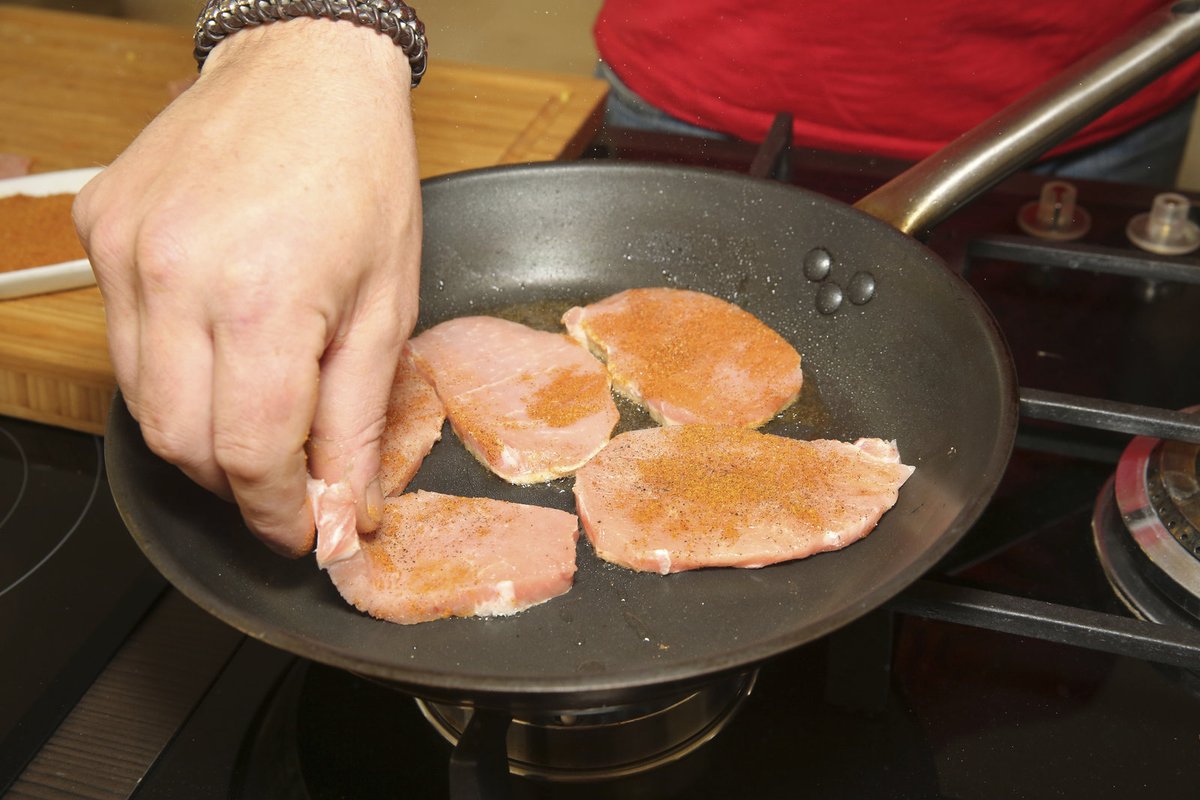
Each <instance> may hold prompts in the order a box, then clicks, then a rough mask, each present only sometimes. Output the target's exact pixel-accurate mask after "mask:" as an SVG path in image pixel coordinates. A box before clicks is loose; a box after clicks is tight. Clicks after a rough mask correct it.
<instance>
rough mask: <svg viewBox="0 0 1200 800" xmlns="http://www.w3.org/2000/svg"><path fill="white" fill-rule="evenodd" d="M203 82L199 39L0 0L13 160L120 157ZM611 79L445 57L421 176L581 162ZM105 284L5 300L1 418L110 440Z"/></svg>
mask: <svg viewBox="0 0 1200 800" xmlns="http://www.w3.org/2000/svg"><path fill="white" fill-rule="evenodd" d="M194 74H195V64H194V62H193V61H192V58H191V33H190V31H187V30H180V29H178V28H173V27H166V26H161V25H154V24H149V23H141V22H131V21H128V20H115V19H110V18H104V17H95V16H90V15H84V14H70V13H62V12H50V11H43V10H38V9H30V8H18V7H14V6H4V5H0V152H7V153H17V154H22V155H26V156H30V157H32V158H33V171H35V172H49V171H53V170H60V169H72V168H75V167H89V166H99V165H104V164H107V163H109V162H110V161H111V160H112V159H113V158H115V157H116V156H117V155H118V154H119V153H120V152H121V150H123V149H124V148H125V147H126V145H128V144H129V142H130V141H132V140H133V138H134V137H135V136H136V135H137V133H138V131H140V130H141V129H142V128H143V127H144V126H145V125H146V123H147V122H149V121H150V120H151V119H152V118H153V117H154V115H155V114H157V113H158V112H159V111H160V110H161V109H162V108H163V107H164V106H165V105H166V104H167V103H168V102H170V99H171V93H170V88H169V84H171V82H173V81H180V80H185V79H187V78H189V77H190V76H192V75H194ZM604 87H605V85H604V84H603V83H602V82H600V81H596V80H592V79H588V78H579V77H574V76H566V75H556V74H548V73H539V72H527V71H511V70H500V69H497V68H494V67H480V66H473V65H468V64H456V63H447V62H444V61H438V60H437V59H436V51H435V52H434V58H433V60H431V66H430V70H429V74H428V75H427V77H426V78H425V80H424V81H423V82H422V83H421V88H420V89H419V90H418V91H417V92H416V93H415V94H414V100H413V105H414V109H415V115H416V132H417V149H418V151H419V153H420V160H421V175H422V177H430V176H432V175H440V174H443V173H447V172H455V171H459V170H464V169H472V168H475V167H485V166H491V165H494V164H509V163H518V162H525V161H546V160H552V159H559V158H574V157H576V156H578V155H579V153H580V152H582V150H583V148H584V146H585V145H586V143H587V142H588V141H589V140H590V139H591V137H592V135H593V134H594V133H595V131H596V129H597V127H598V126H599V120H600V115H601V113H602V110H603V102H604V91H605V88H604ZM104 330H105V328H104V309H103V305H102V303H101V300H100V293H99V292H98V291H97V290H96V289H79V290H75V291H70V292H60V293H57V294H52V295H43V296H40V297H31V298H22V299H18V300H5V301H0V414H2V415H7V416H13V417H20V418H23V419H29V420H34V421H37V422H44V423H49V424H52V425H61V426H63V427H67V428H74V429H76V430H82V431H88V432H92V433H102V432H103V430H104V423H105V418H106V416H107V413H108V405H109V400H110V398H111V397H112V392H113V388H114V385H115V383H114V380H113V375H112V366H111V364H110V362H109V359H108V350H107V346H106V344H105V333H104Z"/></svg>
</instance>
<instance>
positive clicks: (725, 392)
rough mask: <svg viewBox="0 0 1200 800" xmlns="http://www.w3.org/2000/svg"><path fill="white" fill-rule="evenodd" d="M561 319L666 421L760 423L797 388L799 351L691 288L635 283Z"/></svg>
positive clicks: (633, 395) (622, 385) (628, 391)
mask: <svg viewBox="0 0 1200 800" xmlns="http://www.w3.org/2000/svg"><path fill="white" fill-rule="evenodd" d="M563 324H564V325H566V326H567V331H568V332H569V333H570V334H571V336H572V337H574V338H575V339H576V340H577V341H579V342H581V343H582V344H584V345H586V346H587V347H588V348H589V349H591V351H592V352H593V353H595V354H596V355H597V356H598V357H600V358H602V359H604V361H605V362H606V363H607V364H608V372H609V375H610V376H611V377H612V380H613V385H614V386H615V387H616V389H617V391H618V392H620V393H621V394H623V395H625V396H626V397H628V398H629V399H630V400H632V401H633V402H635V403H638V404H639V405H642V406H645V407H646V409H647V410H648V411H649V412H650V416H652V417H653V418H654V419H655V420H656V421H657V422H659V423H660V424H662V425H684V424H688V423H711V424H714V425H738V426H741V427H745V428H757V427H758V426H759V425H762V424H763V423H765V422H767V421H768V420H770V419H771V417H773V416H775V415H776V414H778V413H779V412H780V411H782V410H783V409H785V408H787V407H788V406H789V405H791V404H792V403H793V402H794V401H795V400H796V397H797V396H798V395H799V394H800V384H801V383H802V381H803V375H802V373H801V371H800V354H799V353H797V352H796V349H795V348H794V347H792V346H791V345H790V344H788V343H787V341H786V340H784V338H783V337H782V336H780V335H779V334H778V333H776V332H775V331H773V330H771V329H770V328H768V327H767V326H766V325H764V324H763V323H762V322H760V321H759V320H758V319H757V318H756V317H755V316H754V315H752V314H750V313H749V312H747V311H743V310H742V309H740V308H738V307H737V306H735V305H733V304H732V303H727V302H725V301H724V300H721V299H719V298H716V297H713V296H712V295H707V294H704V293H703V292H693V291H689V290H685V289H667V288H650V289H629V290H627V291H624V292H620V293H619V294H615V295H613V296H612V297H609V298H606V299H604V300H601V301H600V302H598V303H592V304H591V305H588V306H583V307H578V306H577V307H575V308H572V309H571V310H569V311H568V312H567V313H566V314H565V315H564V316H563Z"/></svg>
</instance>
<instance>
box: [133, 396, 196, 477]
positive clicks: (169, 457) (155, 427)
mask: <svg viewBox="0 0 1200 800" xmlns="http://www.w3.org/2000/svg"><path fill="white" fill-rule="evenodd" d="M139 414H140V416H139ZM134 418H135V419H137V420H138V422H139V424H140V425H141V428H142V437H143V438H144V439H145V440H146V446H147V447H149V448H150V450H151V451H152V452H153V453H155V454H156V455H157V456H158V457H159V458H162V459H163V460H165V461H169V462H170V463H172V464H175V465H178V466H196V465H197V464H199V463H200V461H201V460H202V459H201V458H200V457H199V453H200V448H199V447H198V446H197V443H196V442H194V441H192V440H191V437H189V436H188V435H187V434H186V433H185V432H184V431H182V430H180V429H179V428H175V427H172V426H170V425H168V424H166V423H165V421H164V420H162V419H160V418H159V417H158V416H157V415H154V414H148V413H146V411H145V410H144V409H141V408H139V409H138V411H137V412H136V413H134Z"/></svg>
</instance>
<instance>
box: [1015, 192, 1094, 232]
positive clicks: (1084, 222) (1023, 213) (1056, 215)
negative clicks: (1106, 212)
mask: <svg viewBox="0 0 1200 800" xmlns="http://www.w3.org/2000/svg"><path fill="white" fill-rule="evenodd" d="M1075 195H1076V190H1075V186H1074V184H1071V183H1067V182H1066V181H1047V182H1046V183H1045V184H1043V185H1042V194H1041V197H1039V198H1038V199H1037V200H1035V201H1033V202H1029V203H1026V204H1025V205H1023V206H1021V210H1020V212H1018V213H1017V224H1018V225H1020V226H1021V230H1023V231H1025V232H1026V233H1028V234H1029V235H1030V236H1036V237H1038V238H1039V239H1049V240H1051V241H1058V242H1069V241H1072V240H1074V239H1080V238H1083V236H1084V235H1085V234H1087V232H1088V231H1089V230H1091V228H1092V216H1091V215H1090V214H1088V212H1087V211H1086V210H1084V208H1083V207H1082V206H1080V205H1078V204H1077V203H1076V202H1075Z"/></svg>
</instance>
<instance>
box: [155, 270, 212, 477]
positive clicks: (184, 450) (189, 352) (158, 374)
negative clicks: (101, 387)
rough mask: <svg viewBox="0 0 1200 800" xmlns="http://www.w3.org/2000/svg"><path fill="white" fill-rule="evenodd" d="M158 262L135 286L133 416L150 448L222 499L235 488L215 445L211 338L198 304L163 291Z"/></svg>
mask: <svg viewBox="0 0 1200 800" xmlns="http://www.w3.org/2000/svg"><path fill="white" fill-rule="evenodd" d="M162 269H164V268H163V267H159V268H158V269H157V270H156V269H154V268H146V269H145V271H144V273H143V274H144V276H146V277H144V280H145V284H144V285H143V288H142V291H141V292H139V297H140V300H141V302H140V303H139V311H140V314H139V316H140V319H141V320H142V324H141V327H140V329H139V337H138V346H139V347H138V365H139V369H138V374H137V386H138V397H139V399H138V402H137V412H136V413H135V417H136V418H137V420H138V422H139V423H140V425H141V428H142V435H143V436H144V437H145V439H146V443H147V445H149V447H150V449H151V450H153V451H154V452H155V453H157V454H158V455H159V456H161V457H162V458H164V459H166V460H167V461H170V462H171V463H172V464H175V465H176V466H178V467H179V468H180V469H181V470H183V471H184V473H185V474H187V476H188V477H189V478H191V479H192V480H194V481H195V482H196V483H198V484H200V485H201V486H203V487H204V488H206V489H208V490H209V491H211V492H214V493H216V494H218V495H220V496H221V497H224V498H225V499H226V500H232V499H234V497H233V492H232V488H231V487H230V485H229V481H228V479H227V478H226V476H225V471H224V470H223V469H222V468H221V466H220V465H219V464H218V463H217V460H216V454H215V452H214V445H213V422H212V415H213V404H212V385H213V342H212V338H211V336H210V335H209V332H208V326H207V324H206V322H205V321H204V320H203V318H202V317H200V315H199V310H200V309H199V308H198V307H196V306H192V305H190V304H185V303H181V302H180V299H179V295H178V294H176V293H172V292H164V291H163V290H162V287H161V286H158V285H156V284H158V283H159V281H160V280H162V278H164V277H165V276H161V275H157V273H158V272H159V270H162Z"/></svg>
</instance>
